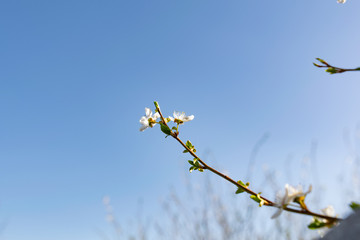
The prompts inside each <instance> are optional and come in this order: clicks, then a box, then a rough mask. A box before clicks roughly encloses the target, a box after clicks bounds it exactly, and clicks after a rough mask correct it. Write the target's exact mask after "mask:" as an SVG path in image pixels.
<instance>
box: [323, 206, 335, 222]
mask: <svg viewBox="0 0 360 240" xmlns="http://www.w3.org/2000/svg"><path fill="white" fill-rule="evenodd" d="M321 212H322V213H323V214H324V215H326V216H329V217H335V209H334V207H333V206H331V205H329V206H328V207H326V208H323V209H321ZM325 221H326V220H325Z"/></svg>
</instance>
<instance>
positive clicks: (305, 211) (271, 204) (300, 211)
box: [155, 103, 342, 223]
mask: <svg viewBox="0 0 360 240" xmlns="http://www.w3.org/2000/svg"><path fill="white" fill-rule="evenodd" d="M155 107H156V111H157V112H158V113H159V114H160V118H161V122H162V124H164V125H166V126H167V127H168V128H169V126H168V125H167V123H166V121H165V118H164V116H163V115H162V113H161V110H160V107H159V106H158V104H157V103H155ZM169 129H170V128H169ZM170 135H171V136H172V137H173V138H174V139H176V140H177V141H178V142H179V143H180V144H181V145H182V146H183V147H184V148H185V149H186V150H187V151H188V152H189V153H190V154H191V155H192V156H193V157H194V158H196V159H197V160H198V161H199V162H200V163H201V165H202V166H201V167H202V169H206V170H209V171H211V172H213V173H215V174H216V175H218V176H220V177H222V178H223V179H225V180H226V181H228V182H230V183H232V184H234V185H235V186H236V187H238V188H241V189H242V190H243V191H244V192H247V193H248V194H250V195H254V196H257V195H258V194H257V193H255V192H254V191H252V190H251V189H250V188H249V187H248V186H246V187H245V186H243V185H241V184H239V183H238V182H237V181H235V180H233V179H232V178H230V177H228V176H227V175H225V174H223V173H221V172H219V171H217V170H216V169H214V168H212V167H210V166H209V165H207V164H206V163H205V162H204V161H203V160H201V159H200V158H199V157H198V156H197V155H196V154H195V153H194V151H193V150H191V149H190V148H189V147H188V146H186V144H184V142H183V141H182V140H181V139H180V138H179V137H178V132H177V131H176V132H173V131H171V132H170ZM260 199H261V200H263V201H264V205H266V206H269V207H278V205H277V204H275V203H274V202H272V201H270V200H268V199H266V198H265V197H262V196H260ZM283 210H285V211H288V212H293V213H298V214H304V215H309V216H313V217H318V218H323V219H326V220H327V221H329V222H330V223H334V222H338V221H341V220H342V219H341V218H336V217H330V216H326V215H322V214H318V213H314V212H312V211H310V210H308V209H307V208H305V209H294V208H289V207H284V208H283Z"/></svg>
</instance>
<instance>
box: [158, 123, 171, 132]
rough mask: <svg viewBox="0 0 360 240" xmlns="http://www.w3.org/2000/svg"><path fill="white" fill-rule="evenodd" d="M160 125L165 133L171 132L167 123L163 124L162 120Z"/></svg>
mask: <svg viewBox="0 0 360 240" xmlns="http://www.w3.org/2000/svg"><path fill="white" fill-rule="evenodd" d="M160 125H161V127H160V129H161V131H162V132H163V133H165V134H166V135H170V134H171V130H170V128H169V127H168V126H167V125H165V124H163V123H162V122H160Z"/></svg>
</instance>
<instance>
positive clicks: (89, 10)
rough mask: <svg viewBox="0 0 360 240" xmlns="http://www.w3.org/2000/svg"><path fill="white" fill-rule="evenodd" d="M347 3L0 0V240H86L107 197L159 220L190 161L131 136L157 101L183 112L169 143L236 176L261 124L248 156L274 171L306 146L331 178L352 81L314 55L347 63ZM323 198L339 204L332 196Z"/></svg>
mask: <svg viewBox="0 0 360 240" xmlns="http://www.w3.org/2000/svg"><path fill="white" fill-rule="evenodd" d="M359 9H360V2H359V1H356V0H348V2H347V3H346V4H343V5H341V4H337V3H336V0H317V1H313V0H312V1H310V0H301V1H299V0H295V1H285V0H283V1H234V0H229V1H213V0H210V1H209V0H206V1H205V0H198V1H194V0H182V1H169V0H166V1H164V0H152V1H144V0H139V1H95V0H91V1H89V0H87V1H80V0H79V1H36V0H35V1H21V0H19V1H2V2H1V3H0V111H1V115H0V162H1V167H0V220H3V221H5V222H7V226H6V228H5V230H4V231H3V232H2V235H1V237H3V238H4V239H8V240H24V239H26V240H32V239H34V240H35V239H36V240H48V239H52V240H63V239H74V240H75V239H89V240H91V239H99V238H98V236H97V235H96V234H95V232H94V228H100V229H101V228H103V227H104V225H106V223H105V221H104V215H105V212H104V208H103V206H102V203H101V199H102V197H103V196H104V195H110V196H111V198H112V199H113V202H112V204H113V205H114V206H115V208H116V211H117V213H118V216H120V217H121V219H128V218H131V216H132V215H134V214H135V212H136V209H137V202H138V199H143V201H144V209H145V211H146V212H149V214H152V215H153V216H154V215H155V216H156V209H157V206H158V202H159V197H161V196H164V195H165V194H166V193H167V192H168V189H169V187H170V186H174V185H177V186H179V188H181V183H180V184H179V182H181V178H182V174H183V171H187V168H188V166H187V165H186V164H184V162H185V161H186V160H187V159H186V157H184V156H183V155H181V154H180V152H181V151H180V146H178V145H177V144H176V143H175V142H174V141H172V140H171V139H164V138H163V134H162V133H161V132H160V131H159V130H158V129H148V130H146V131H145V132H144V133H140V132H139V130H138V129H139V127H140V124H139V119H140V117H141V116H142V115H143V114H144V108H145V107H153V105H152V102H153V101H154V100H157V101H159V103H160V105H161V107H162V109H163V111H164V112H166V114H167V115H168V114H171V113H172V111H174V110H179V111H185V112H187V113H189V114H194V115H195V120H194V121H193V122H191V123H189V124H186V125H184V127H183V130H182V132H181V136H182V137H184V138H185V140H186V139H187V138H189V139H191V140H192V142H193V143H194V144H195V145H196V146H197V147H198V149H199V152H200V154H201V153H204V151H205V150H206V149H210V150H211V151H212V152H213V153H214V154H215V155H216V158H217V159H218V165H220V166H221V167H222V168H223V169H227V170H228V171H229V173H230V175H231V176H233V177H235V178H241V176H243V175H244V174H245V172H246V171H245V170H244V168H243V167H242V165H244V164H247V162H248V159H249V155H250V152H251V149H252V147H253V146H254V144H255V143H256V141H257V140H258V139H259V138H260V137H261V136H262V134H264V133H265V132H269V133H270V134H271V137H270V138H269V140H268V142H267V144H266V145H265V147H264V149H263V150H262V152H261V155H260V156H259V165H262V164H267V165H269V166H271V167H273V168H278V169H279V170H280V171H281V170H282V167H283V163H284V161H285V160H286V157H287V155H288V154H289V153H293V154H294V156H295V157H294V161H301V157H302V156H303V155H304V154H305V153H307V152H308V151H309V148H310V143H311V141H312V140H313V139H316V140H317V141H318V143H319V149H318V164H319V169H320V171H321V174H320V175H321V179H322V180H321V182H322V183H323V184H324V183H329V184H331V183H333V181H334V180H333V176H334V175H336V174H339V171H340V170H341V169H339V167H338V166H341V165H342V164H343V160H344V158H345V157H346V156H347V154H348V152H347V150H346V148H345V146H344V144H343V140H342V134H343V130H344V128H347V129H349V131H350V132H351V133H353V132H354V131H355V128H356V125H357V123H358V122H359V120H360V111H359V102H360V94H359V89H360V75H359V73H345V74H341V75H333V76H331V75H329V74H326V73H325V72H324V71H323V70H322V69H317V68H315V67H314V66H312V62H313V61H314V58H316V57H322V58H324V59H326V60H327V61H329V63H332V64H334V65H338V66H343V67H358V66H359V65H360V59H359V53H360V45H359V42H360V34H359V31H358V29H359V23H360V17H359ZM294 172H297V169H294ZM187 176H188V177H189V178H193V177H195V178H196V176H195V175H194V174H192V175H187ZM283 181H284V184H285V183H286V182H289V181H290V180H289V179H286V177H284V179H283ZM290 183H292V184H297V183H299V182H298V181H297V180H296V177H293V179H292V182H290ZM254 184H255V186H256V183H254ZM306 184H307V183H306ZM258 187H259V188H260V186H258ZM329 188H330V187H329ZM259 190H262V189H259ZM314 190H315V189H314ZM271 194H272V193H271ZM271 194H270V195H271ZM329 195H330V196H333V197H334V198H335V200H332V201H335V202H334V203H333V204H335V205H336V204H338V205H336V206H335V209H336V207H337V206H339V204H340V203H341V202H338V203H337V202H336V197H335V196H337V195H339V194H338V193H336V192H335V191H330V192H329ZM329 202H330V203H332V202H331V201H329Z"/></svg>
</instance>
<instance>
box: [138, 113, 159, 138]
mask: <svg viewBox="0 0 360 240" xmlns="http://www.w3.org/2000/svg"><path fill="white" fill-rule="evenodd" d="M159 117H160V114H159V113H158V112H157V113H155V114H153V113H152V111H151V110H150V108H145V116H142V117H141V118H140V123H141V125H142V126H141V127H140V131H141V132H142V131H144V130H145V129H147V128H148V127H153V126H154V125H155V124H156V119H158V118H159Z"/></svg>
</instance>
